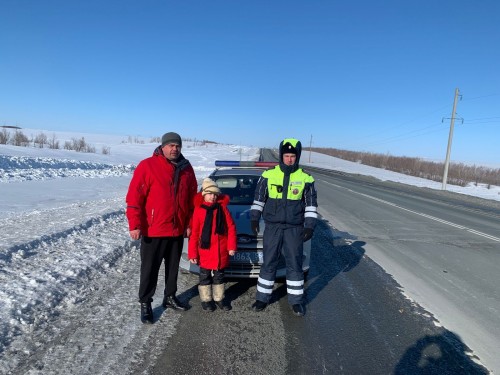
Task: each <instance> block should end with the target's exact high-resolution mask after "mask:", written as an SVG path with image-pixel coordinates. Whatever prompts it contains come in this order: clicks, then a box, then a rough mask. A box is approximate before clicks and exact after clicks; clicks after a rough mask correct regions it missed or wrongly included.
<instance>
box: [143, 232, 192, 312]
mask: <svg viewBox="0 0 500 375" xmlns="http://www.w3.org/2000/svg"><path fill="white" fill-rule="evenodd" d="M183 244H184V238H183V236H179V237H142V239H141V278H140V283H139V302H152V301H153V295H154V294H155V291H156V285H157V284H158V273H159V271H160V267H161V263H162V261H163V260H165V291H164V295H165V296H172V295H175V293H176V292H177V275H178V273H179V261H180V259H181V254H182V246H183Z"/></svg>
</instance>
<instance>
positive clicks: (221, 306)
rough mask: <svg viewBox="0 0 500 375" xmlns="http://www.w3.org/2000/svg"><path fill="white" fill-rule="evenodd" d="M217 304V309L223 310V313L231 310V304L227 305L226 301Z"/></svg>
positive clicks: (216, 302)
mask: <svg viewBox="0 0 500 375" xmlns="http://www.w3.org/2000/svg"><path fill="white" fill-rule="evenodd" d="M215 304H216V305H217V307H218V308H219V309H221V310H222V311H229V310H231V306H230V305H229V303H227V302H226V301H225V300H222V301H215Z"/></svg>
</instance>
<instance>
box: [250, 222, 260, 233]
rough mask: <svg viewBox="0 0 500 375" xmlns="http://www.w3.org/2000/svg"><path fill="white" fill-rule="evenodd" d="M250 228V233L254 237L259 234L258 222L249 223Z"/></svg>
mask: <svg viewBox="0 0 500 375" xmlns="http://www.w3.org/2000/svg"><path fill="white" fill-rule="evenodd" d="M250 226H251V227H252V232H253V234H255V235H258V234H259V229H260V228H259V222H258V221H257V220H252V221H250Z"/></svg>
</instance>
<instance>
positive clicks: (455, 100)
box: [441, 88, 460, 190]
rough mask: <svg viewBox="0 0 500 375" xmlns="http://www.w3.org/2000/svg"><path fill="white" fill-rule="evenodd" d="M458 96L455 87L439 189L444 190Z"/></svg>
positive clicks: (458, 91) (458, 93)
mask: <svg viewBox="0 0 500 375" xmlns="http://www.w3.org/2000/svg"><path fill="white" fill-rule="evenodd" d="M459 96H460V90H459V89H458V88H456V89H455V99H454V100H453V110H452V111H451V119H450V135H449V136H448V149H447V150H446V160H445V162H444V173H443V186H442V187H441V190H446V183H447V181H448V165H449V164H450V153H451V142H452V140H453V128H454V127H455V115H456V109H457V100H458V97H459ZM443 120H444V119H443Z"/></svg>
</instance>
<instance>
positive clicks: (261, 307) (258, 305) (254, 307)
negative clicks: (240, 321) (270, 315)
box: [252, 300, 267, 312]
mask: <svg viewBox="0 0 500 375" xmlns="http://www.w3.org/2000/svg"><path fill="white" fill-rule="evenodd" d="M266 306H267V303H265V302H262V301H259V300H257V301H255V302H254V304H253V305H252V310H253V311H257V312H258V311H262V310H264V309H265V308H266Z"/></svg>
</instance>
